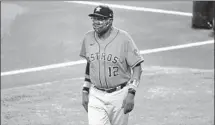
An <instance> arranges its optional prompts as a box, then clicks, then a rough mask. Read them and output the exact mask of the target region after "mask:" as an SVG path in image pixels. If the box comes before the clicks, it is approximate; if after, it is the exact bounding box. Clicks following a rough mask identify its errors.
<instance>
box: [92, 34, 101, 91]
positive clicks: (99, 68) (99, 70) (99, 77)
mask: <svg viewBox="0 0 215 125" xmlns="http://www.w3.org/2000/svg"><path fill="white" fill-rule="evenodd" d="M94 39H95V40H96V43H97V44H98V46H99V54H100V44H99V42H98V41H97V39H96V32H95V31H94ZM99 81H100V84H101V88H102V81H101V73H100V57H99Z"/></svg>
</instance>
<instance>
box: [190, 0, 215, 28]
mask: <svg viewBox="0 0 215 125" xmlns="http://www.w3.org/2000/svg"><path fill="white" fill-rule="evenodd" d="M214 3H215V2H214V1H193V16H192V28H194V29H212V28H213V25H214V24H213V16H214Z"/></svg>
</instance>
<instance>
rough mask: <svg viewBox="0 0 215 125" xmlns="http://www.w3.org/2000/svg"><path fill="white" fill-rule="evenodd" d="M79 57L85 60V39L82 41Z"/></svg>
mask: <svg viewBox="0 0 215 125" xmlns="http://www.w3.org/2000/svg"><path fill="white" fill-rule="evenodd" d="M79 56H80V57H82V58H85V59H87V47H86V41H85V38H84V39H83V41H82V46H81V51H80V54H79Z"/></svg>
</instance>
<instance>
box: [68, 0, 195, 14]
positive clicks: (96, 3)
mask: <svg viewBox="0 0 215 125" xmlns="http://www.w3.org/2000/svg"><path fill="white" fill-rule="evenodd" d="M64 2H67V3H78V4H86V5H94V6H98V5H108V6H110V7H112V8H118V9H126V10H134V11H145V12H154V13H162V14H172V15H180V16H189V17H191V16H192V13H187V12H178V11H170V10H163V9H153V8H146V7H136V6H127V5H118V4H108V3H101V2H91V1H64Z"/></svg>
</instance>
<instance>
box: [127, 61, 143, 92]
mask: <svg viewBox="0 0 215 125" xmlns="http://www.w3.org/2000/svg"><path fill="white" fill-rule="evenodd" d="M132 70H133V74H132V77H131V80H130V82H129V88H132V89H133V91H135V92H136V89H137V87H138V86H139V83H140V79H141V74H142V67H141V63H139V64H137V65H136V66H134V67H133V68H132ZM135 92H131V93H133V94H134V95H135Z"/></svg>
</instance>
